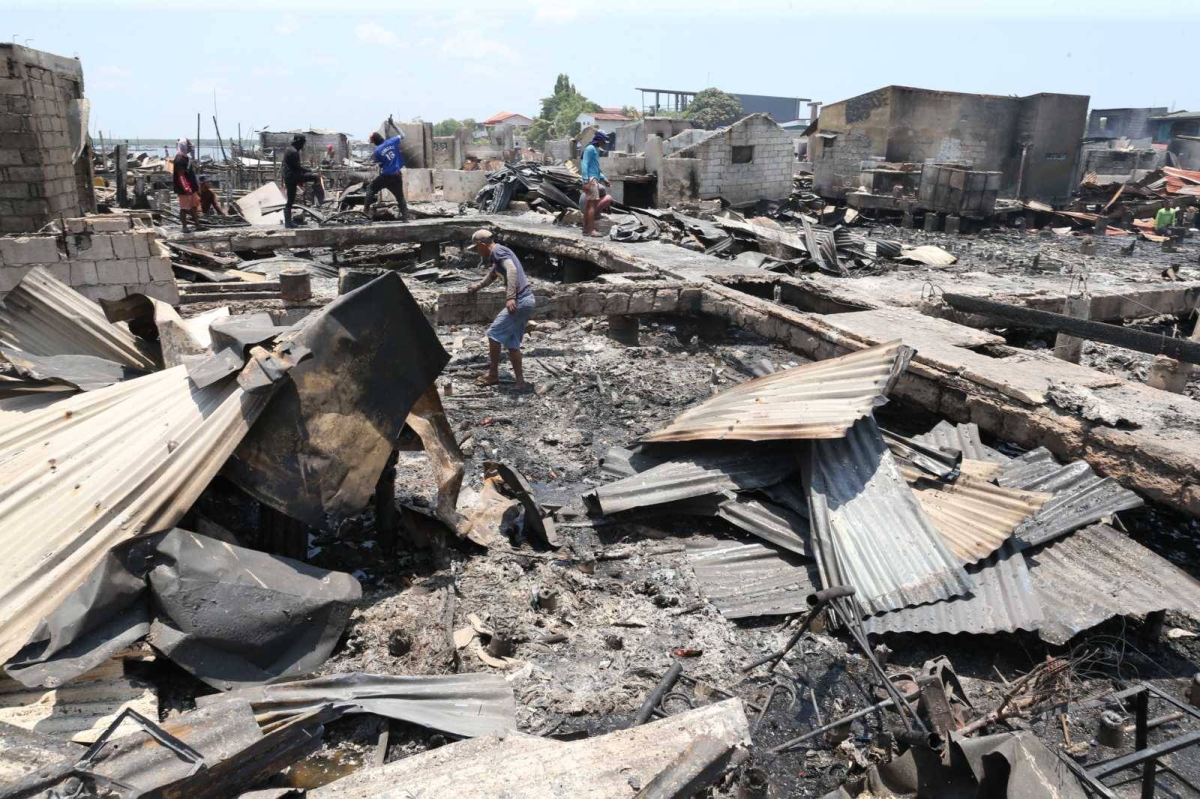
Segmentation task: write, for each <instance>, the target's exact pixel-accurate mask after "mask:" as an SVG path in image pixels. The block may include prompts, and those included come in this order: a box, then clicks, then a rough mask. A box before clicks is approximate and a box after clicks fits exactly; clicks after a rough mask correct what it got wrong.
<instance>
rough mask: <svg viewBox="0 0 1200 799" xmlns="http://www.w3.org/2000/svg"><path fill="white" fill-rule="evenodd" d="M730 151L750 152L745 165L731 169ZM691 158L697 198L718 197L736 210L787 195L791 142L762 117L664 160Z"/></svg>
mask: <svg viewBox="0 0 1200 799" xmlns="http://www.w3.org/2000/svg"><path fill="white" fill-rule="evenodd" d="M735 147H753V148H754V151H753V158H752V160H751V161H750V162H749V163H744V164H735V163H734V162H733V152H734V148H735ZM685 157H691V158H694V159H695V160H696V162H697V164H696V176H697V181H698V183H697V191H698V193H699V196H700V199H702V200H707V199H713V198H716V197H721V198H723V199H725V200H726V201H728V202H730V203H732V204H734V205H738V204H741V203H751V202H755V201H757V200H762V199H766V200H779V199H783V198H784V197H787V196H788V195H789V194H791V191H792V175H793V173H794V172H795V167H794V162H795V153H794V150H793V148H792V137H791V136H790V135H789V134H788V133H787V131H785V130H784V129H783V128H781V127H779V126H778V125H776V124H775V123H774V122H773V121H772V120H771V118H770V117H769V116H767V115H766V114H754V115H752V116H748V117H746V118H745V119H742V120H741V121H739V122H736V123H734V124H733V125H731V126H729V127H728V128H726V129H725V130H724V131H721V132H720V133H718V134H717V135H715V136H709V137H708V138H706V139H704V140H703V141H700V142H698V143H696V144H694V145H692V146H691V147H689V148H686V149H685V150H682V151H680V152H678V153H676V154H674V155H672V156H670V157H668V158H667V159H665V160H671V159H675V158H685Z"/></svg>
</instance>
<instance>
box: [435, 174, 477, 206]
mask: <svg viewBox="0 0 1200 799" xmlns="http://www.w3.org/2000/svg"><path fill="white" fill-rule="evenodd" d="M439 172H440V173H441V178H442V199H443V200H446V201H447V202H452V203H469V202H473V201H474V200H475V195H476V194H478V193H479V190H480V189H482V188H483V186H484V184H485V183H487V173H486V172H484V171H483V170H481V169H473V170H462V169H442V170H439Z"/></svg>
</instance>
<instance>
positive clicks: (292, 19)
mask: <svg viewBox="0 0 1200 799" xmlns="http://www.w3.org/2000/svg"><path fill="white" fill-rule="evenodd" d="M275 32H276V33H278V34H279V35H280V36H293V35H295V34H297V33H299V32H300V20H298V19H296V16H295V15H294V14H284V15H283V19H281V20H280V21H279V24H278V25H276V26H275Z"/></svg>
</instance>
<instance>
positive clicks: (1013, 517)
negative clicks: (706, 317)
mask: <svg viewBox="0 0 1200 799" xmlns="http://www.w3.org/2000/svg"><path fill="white" fill-rule="evenodd" d="M901 473H903V475H904V479H905V480H907V481H908V482H909V484H910V485H911V486H912V489H913V493H914V494H915V495H916V497H917V501H918V502H920V503H921V508H922V510H924V511H925V513H926V515H928V516H929V519H930V521H932V522H933V524H934V526H935V527H937V530H938V532H939V533H941V534H942V538H943V539H945V541H946V544H947V546H949V547H950V549H951V550H952V551H953V552H954V554H955V555H957V556H958V557H959V559H961V560H962V562H963V563H975V562H976V561H978V560H981V559H982V558H986V557H987V556H988V555H990V554H992V553H993V552H995V551H996V550H997V549H999V548H1000V546H1001V545H1002V544H1003V543H1004V542H1005V541H1007V540H1008V539H1009V537H1010V536H1012V534H1013V531H1014V530H1016V529H1017V527H1019V526H1020V525H1021V523H1022V522H1024V521H1025V520H1026V519H1028V518H1030V517H1031V516H1033V515H1034V514H1035V513H1037V512H1038V509H1039V508H1041V507H1042V506H1043V505H1044V504H1046V501H1047V500H1049V499H1050V498H1051V495H1050V494H1044V493H1039V492H1036V491H1019V490H1017V489H1014V488H1001V487H1000V486H997V485H993V484H992V483H989V482H987V481H986V480H979V479H977V478H974V477H970V476H968V475H963V476H960V477H959V478H958V480H956V481H955V482H953V483H945V482H942V481H940V480H933V479H929V478H928V477H926V475H924V474H923V473H922V472H920V471H919V470H917V469H914V468H913V467H911V466H903V467H901Z"/></svg>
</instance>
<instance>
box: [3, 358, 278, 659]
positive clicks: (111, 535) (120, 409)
mask: <svg viewBox="0 0 1200 799" xmlns="http://www.w3.org/2000/svg"><path fill="white" fill-rule="evenodd" d="M260 367H261V364H260V363H259V362H258V361H257V360H256V361H255V362H252V363H251V364H250V365H249V366H247V367H246V368H247V369H248V370H250V369H259V368H260ZM270 396H271V392H270V391H263V392H257V393H254V394H250V393H248V392H247V391H245V390H243V389H242V388H241V387H240V386H239V385H238V381H237V380H234V379H229V380H225V381H223V382H221V383H218V384H216V385H213V386H209V387H208V388H205V389H197V388H196V387H195V386H194V385H192V383H191V381H190V380H189V379H188V376H187V371H186V370H185V369H184V368H183V367H182V366H179V367H175V368H173V369H167V370H164V371H162V372H157V373H155V374H150V375H147V376H145V377H139V378H137V379H134V380H127V381H125V382H123V383H117V384H115V385H112V386H109V387H108V388H103V389H100V390H98V391H90V392H87V393H85V394H78V395H75V396H72V397H68V398H67V399H63V400H61V401H59V402H57V403H55V404H54V405H51V406H49V407H47V408H43V409H41V410H36V411H29V412H27V413H23V414H18V413H5V414H2V415H0V470H2V471H3V472H4V474H5V475H6V479H5V481H4V483H3V485H0V531H2V532H0V535H3V538H4V543H5V558H4V560H3V563H2V564H0V661H5V660H8V659H9V658H10V657H11V656H12V655H13V654H14V653H15V652H16V651H17V650H18V649H20V648H21V646H22V645H23V644H24V643H25V642H26V640H27V639H28V638H29V634H30V633H31V632H32V631H33V629H34V628H35V627H36V626H37V624H38V622H39V620H41V619H42V618H44V617H46V616H47V615H48V614H49V613H50V612H51V611H52V610H53V609H54V608H55V607H56V606H57V605H58V604H59V602H61V601H62V600H63V599H64V598H65V597H66V596H68V595H69V594H70V593H71V592H72V591H74V590H75V589H76V588H77V587H78V586H79V585H80V584H81V583H82V582H83V581H84V579H86V578H87V576H88V575H89V574H90V573H91V571H92V569H93V568H94V567H95V565H96V564H97V563H98V562H99V560H100V558H102V557H103V556H104V554H105V553H106V552H108V550H109V549H110V548H111V547H112V546H113V545H114V544H116V543H118V542H120V541H123V540H125V539H127V538H131V537H133V536H136V535H140V534H143V533H150V532H155V531H158V530H165V529H168V528H170V527H172V526H174V525H175V524H176V523H177V522H178V521H179V519H180V518H182V516H183V514H184V513H186V512H187V510H188V508H190V507H191V505H192V503H193V502H195V500H196V498H197V497H198V496H199V495H200V492H201V491H202V490H203V489H204V487H205V486H206V485H208V482H209V480H211V479H212V477H213V475H215V474H216V472H217V470H218V469H219V468H220V467H221V464H222V463H224V462H225V460H226V459H227V458H228V457H229V455H230V454H231V453H232V452H233V449H234V447H236V446H237V444H238V442H239V441H240V440H241V439H242V437H243V436H244V435H245V434H246V432H247V431H248V430H249V429H250V425H251V424H252V423H253V422H254V420H255V419H256V418H257V417H258V415H259V413H260V412H261V411H262V409H263V408H264V407H265V406H266V403H267V400H268V399H269V398H270Z"/></svg>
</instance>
